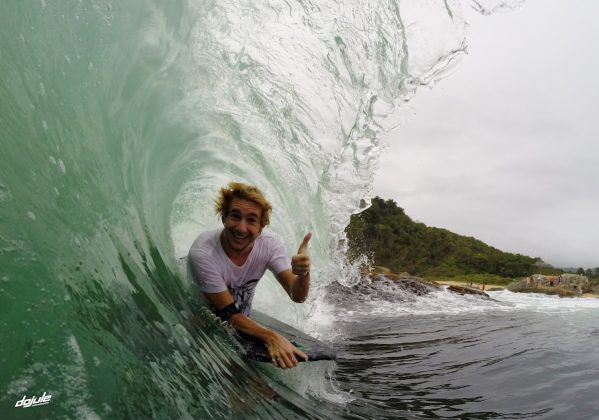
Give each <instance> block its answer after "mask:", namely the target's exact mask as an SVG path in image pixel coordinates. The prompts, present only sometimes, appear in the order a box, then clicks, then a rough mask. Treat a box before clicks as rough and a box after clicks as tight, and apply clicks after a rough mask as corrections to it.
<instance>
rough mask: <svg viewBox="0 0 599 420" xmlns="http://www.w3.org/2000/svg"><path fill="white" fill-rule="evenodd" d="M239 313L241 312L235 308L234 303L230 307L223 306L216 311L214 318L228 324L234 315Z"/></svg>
mask: <svg viewBox="0 0 599 420" xmlns="http://www.w3.org/2000/svg"><path fill="white" fill-rule="evenodd" d="M239 313H241V310H240V309H239V307H238V306H237V304H236V303H235V302H233V303H231V304H230V305H227V306H225V307H224V308H222V309H220V310H218V311H216V316H218V317H219V318H220V319H222V320H223V321H225V322H228V321H229V320H230V319H231V317H232V316H233V315H234V314H239Z"/></svg>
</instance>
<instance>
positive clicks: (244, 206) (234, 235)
mask: <svg viewBox="0 0 599 420" xmlns="http://www.w3.org/2000/svg"><path fill="white" fill-rule="evenodd" d="M215 210H216V213H217V214H218V215H220V218H221V221H222V223H223V228H222V229H217V230H211V231H207V232H203V233H201V234H200V235H199V236H198V237H197V239H196V240H195V241H194V243H193V244H192V246H191V249H190V250H189V258H188V261H189V264H190V268H191V272H192V273H193V277H194V279H195V281H196V282H197V283H198V284H199V287H200V290H201V291H202V292H203V294H204V296H205V297H206V299H207V300H208V302H209V303H210V305H211V306H212V308H213V310H214V311H215V313H216V314H217V315H218V316H219V317H220V318H221V319H222V320H224V321H227V322H229V324H230V325H231V326H232V327H233V328H235V329H236V330H237V331H239V332H241V333H243V334H245V335H248V336H252V337H255V338H257V339H259V340H260V341H262V342H264V343H265V344H266V346H267V347H268V353H269V355H270V357H271V358H272V362H273V364H274V365H275V366H277V367H279V368H282V369H287V368H292V367H295V366H297V364H298V361H297V359H296V357H295V356H298V357H301V358H303V359H304V360H307V359H308V356H307V355H306V354H305V353H304V352H302V351H301V350H300V349H298V348H297V347H295V346H294V345H293V344H291V343H290V342H289V340H287V339H286V338H285V337H283V336H282V335H280V334H278V333H276V332H275V331H272V330H269V329H267V328H265V327H263V326H262V325H260V324H258V323H257V322H255V321H254V320H252V319H251V318H250V315H251V311H252V300H253V297H254V290H255V288H256V285H257V284H258V281H259V280H260V279H261V278H262V276H263V275H264V273H265V272H266V269H269V270H270V271H271V272H272V273H273V274H274V276H275V277H276V279H277V280H278V282H279V283H280V284H281V286H282V287H283V289H285V292H287V294H288V295H289V297H290V298H291V300H292V301H294V302H298V303H301V302H304V301H305V300H306V298H307V297H308V291H309V289H310V257H309V255H308V242H309V241H310V238H311V237H312V234H311V233H308V234H306V236H305V237H304V239H303V241H302V243H301V244H300V246H299V249H298V252H297V255H294V256H293V257H292V258H291V259H290V258H289V257H288V255H287V252H286V250H285V246H284V244H283V242H282V241H281V240H280V239H278V238H277V237H276V236H274V235H273V234H272V233H270V232H263V229H264V227H266V226H267V225H268V224H269V222H270V213H271V211H272V206H271V205H270V203H269V202H268V201H267V200H266V198H265V197H264V195H263V194H262V192H261V191H260V190H259V189H258V188H256V187H254V186H252V185H247V184H242V183H238V182H230V183H229V184H228V185H227V186H226V187H223V188H221V189H220V191H219V196H218V198H217V199H216V201H215Z"/></svg>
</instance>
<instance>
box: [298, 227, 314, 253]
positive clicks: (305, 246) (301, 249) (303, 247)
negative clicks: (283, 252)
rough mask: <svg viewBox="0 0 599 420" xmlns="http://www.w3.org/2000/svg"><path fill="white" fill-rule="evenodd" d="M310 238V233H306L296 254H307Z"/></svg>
mask: <svg viewBox="0 0 599 420" xmlns="http://www.w3.org/2000/svg"><path fill="white" fill-rule="evenodd" d="M311 237H312V232H308V233H306V236H304V240H303V241H302V243H301V244H300V246H299V248H298V250H297V253H298V254H307V253H308V242H310V238H311Z"/></svg>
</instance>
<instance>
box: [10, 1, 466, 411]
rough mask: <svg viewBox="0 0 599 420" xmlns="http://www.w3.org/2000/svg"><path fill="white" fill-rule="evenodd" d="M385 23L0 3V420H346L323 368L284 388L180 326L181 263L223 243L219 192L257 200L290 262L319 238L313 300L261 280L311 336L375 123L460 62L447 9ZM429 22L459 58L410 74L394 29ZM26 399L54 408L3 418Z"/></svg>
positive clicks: (188, 309) (255, 11) (419, 64)
mask: <svg viewBox="0 0 599 420" xmlns="http://www.w3.org/2000/svg"><path fill="white" fill-rule="evenodd" d="M402 7H403V8H406V9H405V10H402V11H401V12H400V8H399V3H395V2H388V3H385V2H383V3H381V2H367V3H365V4H363V5H360V6H357V5H353V4H349V5H341V4H338V3H335V2H330V3H322V4H312V3H304V2H298V3H287V4H285V5H283V4H277V3H273V4H269V3H266V2H264V3H256V4H254V3H225V2H221V3H215V2H211V1H205V2H203V1H169V2H160V1H118V2H117V1H90V0H87V1H86V0H81V1H66V0H65V1H51V0H41V1H17V0H7V1H3V2H2V4H1V5H0V142H1V147H2V149H1V153H0V337H1V341H0V406H1V409H0V412H1V413H2V415H1V416H2V418H24V417H23V416H25V417H27V416H31V417H36V416H39V415H42V416H47V417H49V418H60V417H61V416H63V417H66V418H86V417H87V418H96V417H100V418H149V417H158V418H186V417H192V418H207V417H214V418H228V417H233V416H239V415H240V414H246V415H248V416H250V417H258V418H264V417H265V416H266V417H281V418H289V417H294V416H301V417H304V416H308V417H310V416H315V417H319V416H325V417H326V416H329V417H334V416H335V415H339V414H340V413H342V411H340V410H342V409H341V408H340V407H341V406H342V405H339V404H338V403H335V402H333V401H331V398H332V399H333V400H335V398H337V397H335V398H333V397H331V395H333V396H335V395H336V393H337V391H336V390H335V389H334V386H333V387H332V388H331V387H330V386H328V385H327V386H325V385H323V384H327V383H329V378H328V374H327V373H326V372H329V371H330V369H331V367H329V368H314V369H311V368H308V367H306V368H304V370H303V371H301V372H300V373H298V374H296V375H295V376H292V375H288V376H285V375H283V376H280V374H279V373H275V372H274V371H273V369H270V368H266V367H263V366H256V365H252V364H248V363H247V362H245V361H244V360H242V359H241V358H240V356H238V355H237V353H236V352H235V351H234V350H233V347H232V346H231V343H230V338H229V336H228V335H227V333H226V332H224V331H223V330H222V329H221V328H220V327H218V326H216V325H212V324H211V323H210V321H209V320H205V321H204V322H205V325H204V326H203V327H201V328H199V327H198V326H197V325H195V324H194V322H193V321H192V319H193V316H194V314H197V310H198V308H197V291H196V290H195V289H194V288H193V285H191V283H190V282H189V280H188V279H187V278H186V276H185V275H184V272H183V270H181V267H180V264H179V263H178V258H179V257H182V256H184V255H185V254H186V248H187V247H188V246H189V244H190V243H191V241H192V240H193V238H194V237H195V236H196V235H197V234H198V233H199V232H200V231H201V230H204V229H208V228H213V227H216V226H218V220H217V219H216V218H215V216H214V215H213V210H212V200H213V197H214V196H215V193H216V191H217V189H218V188H219V187H220V186H221V185H223V184H224V183H226V182H228V181H230V180H240V181H245V182H250V183H254V184H257V185H259V186H260V187H261V188H262V189H263V190H264V191H265V192H266V194H267V196H268V197H269V198H270V199H271V201H272V202H273V204H274V206H275V212H274V217H273V222H272V227H271V229H273V230H274V231H276V232H277V234H279V235H280V236H281V238H283V240H284V241H285V242H286V244H287V245H288V247H289V249H290V250H291V249H292V248H293V247H296V246H297V245H296V243H299V240H301V238H302V237H303V235H304V233H305V232H307V231H312V232H314V237H313V240H312V241H311V252H312V258H313V263H314V266H315V268H316V269H315V276H314V286H313V290H314V293H313V296H312V298H311V300H310V301H309V302H308V303H307V304H306V305H304V306H303V307H293V310H292V311H289V310H288V308H289V305H288V304H287V303H286V302H283V301H279V299H278V298H279V297H280V296H281V294H280V293H281V292H280V291H279V290H278V289H276V287H274V283H268V282H265V286H264V288H263V290H262V292H261V295H262V298H261V299H262V302H263V303H262V304H263V305H268V306H269V308H268V309H269V310H270V312H271V313H285V314H287V315H285V316H287V317H288V318H287V319H286V320H287V321H288V322H295V323H296V324H298V325H299V324H302V325H303V323H305V322H306V320H307V319H308V318H309V316H310V315H309V314H310V313H313V312H314V310H315V308H316V307H317V305H318V290H319V288H320V287H321V286H323V285H325V284H326V283H327V282H330V281H331V279H332V275H334V276H335V277H339V276H341V277H343V276H344V274H340V273H344V272H345V271H344V270H346V269H347V267H346V266H345V265H344V264H345V263H344V259H343V241H342V239H343V228H344V226H345V225H346V223H347V221H348V218H349V216H350V214H351V213H352V212H355V211H358V210H359V209H360V208H361V207H364V206H365V203H364V202H363V201H362V200H363V199H364V198H367V197H368V189H369V186H370V183H371V180H372V176H373V167H374V165H375V162H376V157H377V156H378V153H379V151H380V148H381V143H380V134H381V133H383V132H384V131H385V130H386V129H388V128H390V127H391V126H393V122H392V121H393V119H391V120H390V119H386V117H388V116H389V115H390V114H391V113H392V112H393V110H394V109H395V107H396V105H397V104H398V103H400V102H401V101H402V100H403V99H405V98H407V97H409V96H410V95H411V94H413V92H414V91H415V88H416V86H417V85H418V84H420V83H425V82H426V81H427V80H430V78H431V77H432V76H433V75H435V74H437V73H438V72H439V71H440V70H441V69H442V68H444V66H445V65H446V62H445V61H443V60H440V57H445V58H447V57H449V56H451V54H455V53H456V52H459V51H461V50H460V48H459V47H461V42H463V40H462V38H461V35H462V31H463V27H462V25H461V24H460V23H459V22H457V23H456V21H454V22H451V20H455V17H454V16H450V14H448V13H447V10H446V9H445V5H442V7H437V6H435V5H427V6H426V7H424V6H419V5H418V3H411V5H410V3H407V6H406V5H404V6H402ZM423 7H424V8H423ZM427 7H428V8H429V9H430V11H431V12H435V13H436V14H437V16H440V17H442V18H444V19H445V21H447V22H449V23H448V24H447V25H448V27H450V28H452V31H453V32H451V34H452V36H453V37H454V38H455V40H456V45H448V46H447V47H446V48H445V49H443V48H438V49H436V50H435V51H434V52H431V54H430V55H426V54H423V53H422V51H424V50H422V49H421V50H420V51H421V54H420V56H419V58H418V59H414V58H411V59H410V57H409V54H408V50H409V48H413V49H416V50H418V47H419V46H418V45H416V44H414V45H415V46H414V45H413V46H412V47H410V46H409V45H407V43H406V35H405V33H404V22H403V20H402V16H404V15H402V13H404V12H405V14H406V15H407V17H405V16H404V19H408V20H410V19H413V17H410V16H412V15H411V13H412V12H414V11H419V10H420V9H422V10H420V12H422V11H426V8H427ZM437 9H438V10H437ZM450 17H451V19H450ZM350 21H352V22H353V23H351V24H350V23H348V22H350ZM427 78H428V79H427ZM389 121H391V122H389ZM385 124H387V125H385ZM258 300H259V301H260V299H258ZM43 392H46V393H48V394H51V395H52V401H51V403H50V404H48V405H46V406H44V407H31V408H28V409H26V410H28V411H26V410H25V409H21V411H15V410H16V409H15V408H14V404H15V403H16V401H18V400H19V399H21V398H22V397H23V396H25V395H26V396H28V397H31V396H32V395H38V396H39V395H41V394H42V393H43ZM323 402H324V403H323ZM34 410H35V411H34ZM40 413H41V414H40Z"/></svg>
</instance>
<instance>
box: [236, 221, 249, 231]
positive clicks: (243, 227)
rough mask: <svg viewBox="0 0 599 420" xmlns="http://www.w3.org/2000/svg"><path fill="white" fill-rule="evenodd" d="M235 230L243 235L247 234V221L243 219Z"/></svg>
mask: <svg viewBox="0 0 599 420" xmlns="http://www.w3.org/2000/svg"><path fill="white" fill-rule="evenodd" d="M235 230H237V231H238V232H241V233H246V232H247V230H248V225H247V222H246V221H245V219H241V220H240V221H239V222H238V223H237V226H235Z"/></svg>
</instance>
